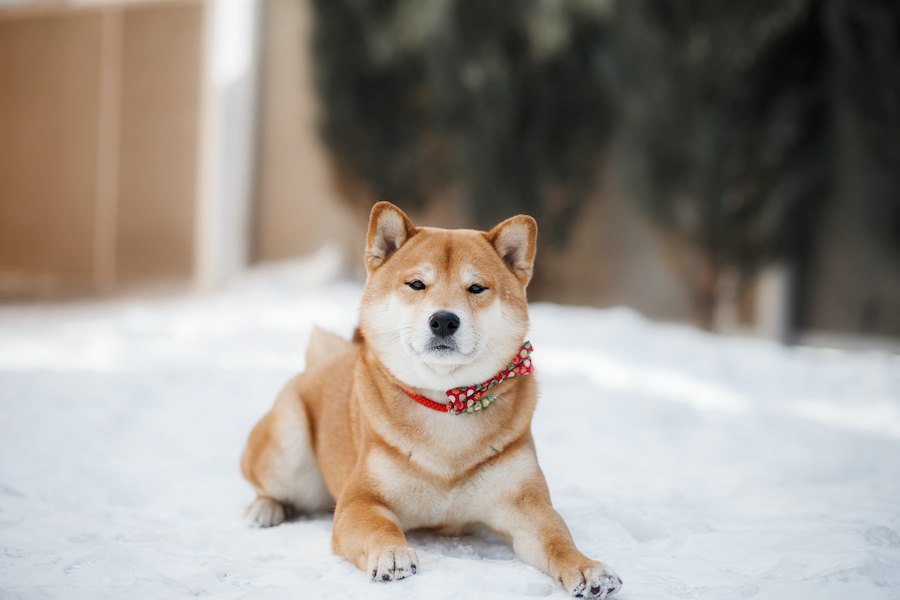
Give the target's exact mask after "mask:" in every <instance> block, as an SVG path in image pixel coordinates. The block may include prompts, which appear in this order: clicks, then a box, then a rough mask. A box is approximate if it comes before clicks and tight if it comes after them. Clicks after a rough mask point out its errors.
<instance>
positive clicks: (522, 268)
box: [486, 215, 537, 286]
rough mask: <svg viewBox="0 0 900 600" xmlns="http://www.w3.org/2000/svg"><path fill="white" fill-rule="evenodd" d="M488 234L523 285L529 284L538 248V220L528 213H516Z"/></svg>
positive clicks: (490, 240) (488, 237)
mask: <svg viewBox="0 0 900 600" xmlns="http://www.w3.org/2000/svg"><path fill="white" fill-rule="evenodd" d="M486 235H487V239H488V241H489V242H490V243H491V244H493V245H494V248H495V249H496V250H497V254H499V255H500V258H502V259H503V262H505V263H506V266H507V267H509V270H510V271H512V272H513V275H515V276H516V277H518V279H519V281H520V282H522V285H523V286H526V285H528V282H529V281H531V273H532V271H533V269H534V253H535V251H536V250H537V222H535V220H534V219H532V218H531V217H529V216H528V215H516V216H515V217H510V218H509V219H507V220H505V221H503V222H502V223H500V224H499V225H497V226H496V227H494V228H493V229H491V230H490V231H489V232H488V233H487V234H486Z"/></svg>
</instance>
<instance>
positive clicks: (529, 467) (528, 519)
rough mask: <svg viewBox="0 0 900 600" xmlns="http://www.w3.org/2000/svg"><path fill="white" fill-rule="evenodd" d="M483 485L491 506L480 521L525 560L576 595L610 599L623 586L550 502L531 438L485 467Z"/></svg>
mask: <svg viewBox="0 0 900 600" xmlns="http://www.w3.org/2000/svg"><path fill="white" fill-rule="evenodd" d="M479 485H480V486H481V487H482V489H483V490H484V491H485V493H486V500H485V501H486V503H487V505H488V506H490V509H489V510H486V511H482V512H481V514H480V515H477V517H478V518H477V520H480V521H481V522H482V523H484V524H485V525H487V526H488V527H491V528H492V529H494V530H495V531H497V532H498V533H501V534H503V535H505V536H507V537H508V538H509V539H510V540H511V542H512V547H513V550H515V552H516V555H517V556H518V557H519V558H520V559H521V560H522V561H523V562H526V563H528V564H530V565H532V566H535V567H537V568H538V569H541V570H542V571H544V572H545V573H547V574H548V575H550V576H551V577H552V578H553V579H555V580H556V581H558V582H559V583H560V585H562V586H563V587H564V588H565V589H566V591H568V592H569V593H570V594H572V595H573V596H578V597H584V598H606V597H608V596H611V595H612V594H615V593H616V592H617V591H619V588H620V587H622V580H621V579H620V578H619V576H618V575H616V574H615V573H614V572H613V570H612V569H610V568H609V567H608V566H606V565H605V564H603V563H602V562H597V561H595V560H591V559H590V558H588V557H587V556H585V555H584V554H582V553H581V552H579V551H578V549H577V548H576V547H575V543H574V542H573V541H572V535H571V534H570V533H569V528H568V527H566V524H565V523H564V522H563V520H562V517H560V516H559V513H557V512H556V510H555V509H554V508H553V506H552V505H551V504H550V491H549V490H548V489H547V482H546V481H545V480H544V475H543V474H542V473H541V470H540V467H539V466H538V464H537V458H536V457H535V455H534V445H533V443H532V442H531V441H530V439H529V440H527V443H526V444H523V445H522V446H521V447H520V448H519V449H518V450H512V451H510V452H507V453H506V454H505V456H504V460H502V461H499V462H497V463H495V464H494V465H493V466H492V467H490V468H488V469H486V470H484V471H483V472H482V479H480V480H479ZM472 517H473V518H474V517H476V515H472Z"/></svg>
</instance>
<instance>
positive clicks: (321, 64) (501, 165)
mask: <svg viewBox="0 0 900 600" xmlns="http://www.w3.org/2000/svg"><path fill="white" fill-rule="evenodd" d="M608 5H609V2H605V1H597V0H594V1H584V0H582V1H574V0H570V1H562V2H557V1H539V2H533V1H524V0H485V1H479V2H472V1H464V0H439V1H422V0H390V1H386V2H364V1H359V0H317V1H316V2H315V8H316V16H317V23H318V28H317V35H316V67H317V69H316V72H317V81H318V86H319V90H320V93H321V97H322V99H323V104H324V107H325V119H324V124H323V133H324V137H325V140H326V142H327V144H328V145H329V147H330V148H331V149H332V151H333V153H334V155H335V156H336V157H337V159H338V161H339V162H340V163H341V166H342V167H343V168H344V169H346V170H348V171H350V172H351V173H354V174H356V175H358V176H359V177H360V178H361V179H362V180H363V181H364V182H365V183H366V184H367V185H368V187H369V188H370V189H371V191H372V192H373V193H374V195H375V196H376V197H377V198H389V199H395V200H402V201H404V202H405V203H406V204H407V205H409V204H413V205H415V202H425V201H427V199H429V198H431V197H433V196H434V195H435V194H437V193H439V192H440V191H442V190H446V189H448V188H454V189H455V190H456V191H458V192H459V193H460V195H461V197H462V198H463V199H464V200H465V202H466V203H467V208H468V210H469V211H470V213H471V214H472V215H473V216H474V218H475V221H476V222H477V224H478V225H481V226H489V225H490V224H492V223H494V222H496V221H497V220H498V219H499V218H501V217H505V216H508V215H509V214H512V213H514V212H517V211H527V212H530V213H531V214H534V215H536V216H538V218H540V219H541V221H542V231H543V234H544V235H543V236H542V237H543V238H544V239H545V240H548V239H549V240H551V241H556V242H557V243H561V242H562V241H563V240H564V239H565V237H566V232H567V226H568V224H570V223H571V222H572V220H573V217H574V215H575V214H577V211H578V207H579V206H580V205H581V204H583V203H584V202H585V201H586V199H587V198H588V197H589V195H590V193H591V191H592V190H593V188H594V184H595V178H596V171H597V166H598V165H599V164H600V162H601V154H602V151H603V150H604V148H605V147H606V146H607V143H608V141H609V135H610V132H611V131H612V123H613V119H614V116H615V115H614V112H613V105H612V100H611V96H612V94H611V93H610V91H609V88H608V86H609V80H610V77H609V76H608V74H605V73H604V70H608V69H609V64H610V50H609V48H608V41H607V40H608V38H609V36H608V34H607V26H606V20H607V15H608ZM551 197H552V198H553V202H552V203H551V202H548V201H547V199H548V198H551Z"/></svg>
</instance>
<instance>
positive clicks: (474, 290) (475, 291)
mask: <svg viewBox="0 0 900 600" xmlns="http://www.w3.org/2000/svg"><path fill="white" fill-rule="evenodd" d="M486 289H487V288H486V287H484V286H482V285H478V284H477V283H473V284H472V285H470V286H469V291H470V292H471V293H473V294H480V293H481V292H483V291H484V290H486Z"/></svg>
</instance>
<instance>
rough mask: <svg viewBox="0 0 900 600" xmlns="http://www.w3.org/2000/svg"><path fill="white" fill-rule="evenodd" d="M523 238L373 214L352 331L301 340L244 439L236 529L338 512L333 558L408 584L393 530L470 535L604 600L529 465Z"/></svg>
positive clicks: (527, 232) (533, 228) (380, 208)
mask: <svg viewBox="0 0 900 600" xmlns="http://www.w3.org/2000/svg"><path fill="white" fill-rule="evenodd" d="M536 238H537V225H536V224H535V222H534V219H532V218H531V217H528V216H524V215H519V216H516V217H512V218H511V219H507V220H506V221H504V222H502V223H501V224H499V225H498V226H497V227H495V228H494V229H492V230H491V231H490V232H480V231H470V230H444V229H433V228H427V227H415V226H414V225H413V224H412V222H411V221H410V220H409V218H408V217H407V216H406V215H405V214H404V213H403V212H402V211H401V210H400V209H399V208H397V207H396V206H393V205H392V204H389V203H387V202H380V203H378V204H376V205H375V206H374V207H373V208H372V214H371V218H370V221H369V232H368V239H367V247H366V255H365V261H366V268H367V270H368V274H369V276H368V281H367V282H366V287H365V292H364V294H363V299H362V303H361V308H360V329H359V334H358V335H357V336H356V338H355V339H354V341H353V342H349V341H345V340H343V339H340V338H338V337H337V336H333V335H331V334H327V333H324V332H322V331H318V330H317V331H316V332H314V334H313V339H312V340H311V342H310V345H309V348H308V350H307V370H306V371H305V372H304V373H302V374H300V375H298V376H296V377H295V378H294V379H292V380H291V381H290V382H289V383H288V384H287V386H286V387H285V388H284V390H283V391H282V392H281V394H280V395H279V396H278V398H277V400H276V401H275V406H274V407H273V408H272V410H271V411H270V412H269V413H268V414H266V415H265V416H264V417H263V418H262V420H260V422H259V423H258V424H257V425H256V427H255V428H254V429H253V431H252V433H251V434H250V439H249V440H248V442H247V447H246V449H245V450H244V455H243V458H242V460H241V470H242V472H243V473H244V476H245V477H246V478H247V480H248V481H250V483H252V484H253V486H254V487H255V488H256V492H257V498H256V500H255V501H254V502H253V503H252V504H251V505H250V506H249V507H248V509H247V518H248V520H249V521H251V522H252V523H254V524H256V525H258V526H262V527H268V526H271V525H277V524H279V523H280V522H282V521H283V520H284V518H285V511H286V510H288V511H290V510H299V511H314V510H321V509H325V508H330V507H331V506H334V499H336V500H337V505H336V507H335V513H334V531H333V535H332V545H333V548H334V551H335V552H336V553H338V554H340V555H342V556H344V557H345V558H346V559H347V560H349V561H350V562H352V563H354V564H355V565H356V566H358V567H359V568H360V569H363V570H365V572H366V573H368V574H370V575H371V577H372V578H374V579H375V580H376V581H389V580H394V579H403V578H404V577H408V576H410V575H413V574H415V573H416V571H417V569H418V565H419V561H418V558H416V553H415V551H414V550H413V549H412V548H410V546H409V543H408V542H407V540H406V537H405V536H404V534H403V532H404V531H406V530H409V529H416V528H427V529H432V530H436V531H438V532H440V533H446V534H459V533H461V532H463V531H465V530H466V529H467V528H468V527H469V526H472V525H476V524H482V525H487V526H488V527H489V528H491V529H493V530H494V531H496V532H498V533H499V534H501V535H502V536H504V537H505V538H507V539H508V540H509V541H510V542H511V544H512V547H513V549H514V550H515V552H516V555H517V556H519V558H521V559H522V560H523V561H525V562H527V563H529V564H531V565H534V566H535V567H537V568H539V569H541V570H542V571H544V572H545V573H547V574H548V575H550V576H551V577H553V578H554V579H555V580H557V581H558V582H559V583H560V584H561V585H562V586H563V587H564V588H565V589H566V590H568V591H569V592H570V593H572V594H573V595H575V596H584V597H591V598H593V597H599V598H604V597H606V596H607V595H610V594H613V593H615V592H616V591H617V590H618V589H619V587H620V586H621V584H622V581H621V579H619V577H618V576H617V575H616V574H615V573H613V571H612V570H611V569H610V568H609V567H607V566H606V565H605V564H603V563H600V562H597V561H594V560H591V559H589V558H588V557H586V556H585V555H583V554H582V553H581V552H579V551H578V550H577V549H576V548H575V545H574V543H573V542H572V537H571V535H570V534H569V531H568V529H567V528H566V525H565V523H563V521H562V519H561V518H560V516H559V514H557V512H556V511H555V510H554V509H553V507H552V506H551V504H550V495H549V493H548V490H547V484H546V482H545V481H544V476H543V473H541V469H540V467H539V466H538V463H537V458H536V457H535V451H534V442H533V440H532V437H531V430H530V425H531V417H532V413H533V412H534V407H535V400H536V386H535V381H534V378H533V377H528V376H524V375H526V374H527V372H529V371H530V359H528V358H527V357H528V353H529V349H530V346H523V341H524V336H525V333H526V331H527V329H528V308H527V304H526V300H525V287H526V286H527V285H528V282H529V280H530V279H531V273H532V266H533V263H534V254H535V243H536ZM511 357H515V358H514V359H512V360H511ZM511 366H512V367H513V372H512V375H509V371H510V370H509V367H511ZM516 371H518V372H516ZM516 375H518V376H516ZM494 382H497V383H496V385H494ZM476 384H477V385H476ZM467 386H474V387H473V388H472V391H468V390H463V391H460V390H459V388H460V387H463V388H465V387H467ZM447 390H453V396H452V397H451V396H449V395H448V394H449V392H447ZM488 392H489V393H488ZM448 398H452V399H453V400H454V401H455V402H453V403H451V404H450V408H449V409H448V406H447V404H448ZM473 398H480V399H478V400H477V401H473ZM491 400H493V402H492V401H491ZM460 408H461V409H462V411H461V412H462V414H452V413H454V412H456V411H457V410H458V409H460ZM448 410H449V412H450V413H451V414H448ZM442 411H443V412H442Z"/></svg>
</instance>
